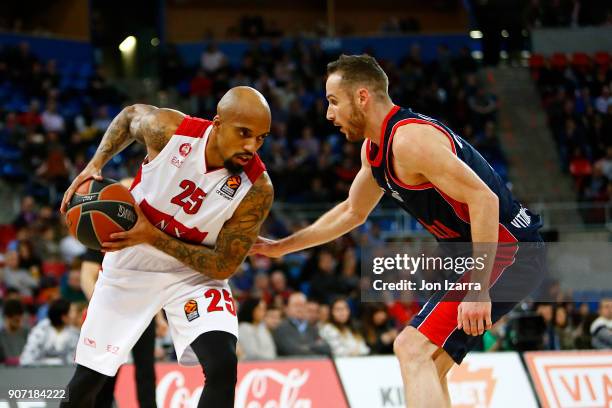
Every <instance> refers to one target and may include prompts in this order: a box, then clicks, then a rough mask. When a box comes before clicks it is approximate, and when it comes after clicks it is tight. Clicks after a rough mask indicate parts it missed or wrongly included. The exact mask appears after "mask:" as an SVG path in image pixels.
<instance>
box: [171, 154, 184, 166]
mask: <svg viewBox="0 0 612 408" xmlns="http://www.w3.org/2000/svg"><path fill="white" fill-rule="evenodd" d="M183 161H184V160H181V159H179V158H178V157H176V156H172V159H170V164H172V165H173V166H174V167H176V168H179V169H180V168H181V166H182V165H183Z"/></svg>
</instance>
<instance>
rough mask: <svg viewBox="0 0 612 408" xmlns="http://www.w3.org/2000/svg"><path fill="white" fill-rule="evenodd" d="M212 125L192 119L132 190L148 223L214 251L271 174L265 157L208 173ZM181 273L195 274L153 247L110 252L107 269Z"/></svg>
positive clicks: (145, 169)
mask: <svg viewBox="0 0 612 408" xmlns="http://www.w3.org/2000/svg"><path fill="white" fill-rule="evenodd" d="M211 125H212V122H210V121H207V120H204V119H200V118H193V117H189V116H186V117H185V119H183V121H182V122H181V124H180V125H179V127H178V129H177V130H176V131H175V134H174V135H173V136H172V137H171V138H170V141H169V142H168V144H166V146H165V147H164V148H163V149H162V151H161V152H160V153H159V154H158V155H157V156H156V157H155V158H154V159H153V160H151V161H149V162H146V161H145V163H143V164H142V166H141V168H140V170H139V171H138V174H137V175H136V178H135V179H134V182H133V184H132V187H131V192H132V195H133V196H134V198H135V199H136V202H137V203H138V204H139V205H140V208H141V209H142V211H143V212H144V214H145V215H146V217H147V219H148V220H149V221H150V222H151V223H152V224H153V225H155V227H157V228H158V229H160V230H161V231H163V232H165V233H166V234H168V235H170V236H173V237H175V238H177V239H180V240H182V241H185V242H189V243H192V244H199V245H206V246H209V247H214V245H215V242H216V240H217V236H218V235H219V231H220V230H221V228H222V227H223V224H224V223H225V222H226V221H227V220H228V219H229V218H230V217H231V216H232V215H233V214H234V211H235V210H236V208H237V207H238V205H239V204H240V202H241V201H242V199H243V198H244V197H245V195H246V194H247V192H248V191H249V189H250V188H251V186H252V185H253V183H254V182H255V180H257V178H258V177H259V176H260V175H261V174H262V173H263V172H264V171H265V166H264V164H263V162H262V161H261V159H260V158H259V156H258V155H257V154H255V156H254V157H253V159H252V160H251V161H250V162H249V163H248V164H247V165H246V166H245V167H244V169H243V171H242V173H241V174H238V175H236V174H231V173H230V172H229V171H228V170H227V169H225V168H224V167H222V168H217V169H208V168H207V165H206V155H205V149H206V144H207V142H208V138H209V135H210V132H211V130H212V128H213V127H212V126H211ZM105 268H114V269H123V270H126V269H128V270H139V271H153V272H175V271H183V270H185V271H187V270H190V268H189V267H187V266H186V265H185V264H183V263H182V262H180V261H178V260H177V259H175V258H173V257H171V256H170V255H167V254H165V253H164V252H161V251H159V250H158V249H156V248H153V247H152V246H149V245H144V244H143V245H136V246H133V247H129V248H125V249H123V250H121V251H118V252H111V253H108V254H106V256H105V257H104V262H103V269H105Z"/></svg>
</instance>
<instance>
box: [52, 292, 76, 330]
mask: <svg viewBox="0 0 612 408" xmlns="http://www.w3.org/2000/svg"><path fill="white" fill-rule="evenodd" d="M69 311H70V302H69V301H67V300H66V299H61V298H60V299H56V300H54V301H53V302H51V304H50V305H49V312H48V313H47V316H48V317H49V320H51V325H52V326H53V327H56V328H57V327H62V326H63V325H64V321H63V320H62V317H64V316H66V315H67V314H68V312H69Z"/></svg>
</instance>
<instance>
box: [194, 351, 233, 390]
mask: <svg viewBox="0 0 612 408" xmlns="http://www.w3.org/2000/svg"><path fill="white" fill-rule="evenodd" d="M202 370H203V371H204V376H205V377H206V384H207V385H212V384H221V385H224V386H231V387H234V386H235V385H236V381H237V377H238V357H237V356H236V353H235V352H234V353H231V352H226V353H219V354H216V355H213V356H211V357H210V358H209V359H207V361H206V362H204V364H202Z"/></svg>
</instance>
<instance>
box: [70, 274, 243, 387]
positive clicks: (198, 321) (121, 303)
mask: <svg viewBox="0 0 612 408" xmlns="http://www.w3.org/2000/svg"><path fill="white" fill-rule="evenodd" d="M162 308H163V309H164V310H165V311H166V316H167V317H168V323H169V326H170V334H171V335H172V340H173V342H174V347H175V350H176V354H177V357H178V360H179V363H180V364H184V365H196V364H198V360H197V357H196V355H195V353H194V352H193V350H192V349H191V346H190V344H191V343H192V342H193V341H194V340H195V339H196V338H197V337H198V336H199V335H200V334H202V333H205V332H209V331H213V330H220V331H225V332H228V333H231V334H233V335H234V336H236V337H238V320H237V318H236V309H235V306H234V302H233V298H232V295H231V292H230V289H229V285H228V284H227V281H211V280H210V279H208V278H206V277H205V276H203V275H201V274H199V273H197V272H192V271H189V272H176V273H175V272H143V271H134V270H129V271H128V270H118V269H110V268H106V267H105V268H104V271H103V272H101V273H100V275H99V278H98V281H97V282H96V287H95V290H94V293H93V297H92V299H91V302H90V303H89V308H88V309H87V317H86V319H85V322H84V323H83V327H82V328H81V336H80V338H79V344H78V346H77V351H76V359H75V361H76V363H77V364H80V365H83V366H85V367H88V368H91V369H92V370H95V371H97V372H99V373H102V374H104V375H108V376H114V375H115V374H116V373H117V370H118V369H119V366H121V364H123V363H125V362H126V361H127V359H128V355H129V353H130V351H131V350H132V347H133V346H134V344H135V343H136V342H137V341H138V339H139V338H140V336H141V335H142V333H143V332H144V330H145V329H146V328H147V326H148V325H149V324H150V323H151V320H152V319H153V317H154V316H155V315H156V314H157V312H158V311H159V310H161V309H162Z"/></svg>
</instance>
